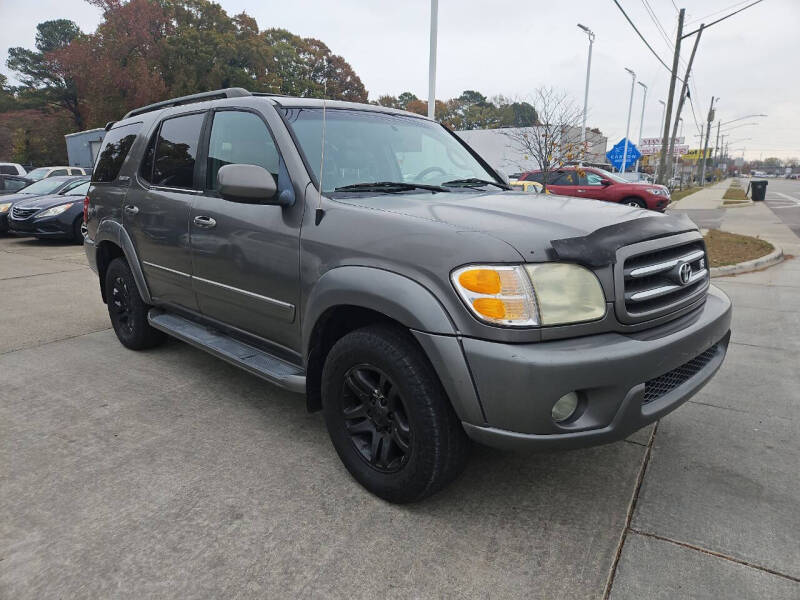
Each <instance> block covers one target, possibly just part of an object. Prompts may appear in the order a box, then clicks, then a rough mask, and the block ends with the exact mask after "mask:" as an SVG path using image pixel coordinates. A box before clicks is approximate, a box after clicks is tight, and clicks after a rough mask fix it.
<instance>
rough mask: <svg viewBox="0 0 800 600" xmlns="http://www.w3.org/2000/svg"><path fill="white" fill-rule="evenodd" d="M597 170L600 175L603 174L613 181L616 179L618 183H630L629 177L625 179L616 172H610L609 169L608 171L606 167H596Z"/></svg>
mask: <svg viewBox="0 0 800 600" xmlns="http://www.w3.org/2000/svg"><path fill="white" fill-rule="evenodd" d="M595 172H596V173H597V174H598V175H602V176H603V177H605V178H606V179H610V180H611V181H616V182H617V183H630V181H628V180H627V179H623V178H622V177H620V176H619V175H617V174H615V173H610V172H609V171H606V170H605V169H595Z"/></svg>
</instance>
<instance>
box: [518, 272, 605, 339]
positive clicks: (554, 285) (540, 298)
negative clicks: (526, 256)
mask: <svg viewBox="0 0 800 600" xmlns="http://www.w3.org/2000/svg"><path fill="white" fill-rule="evenodd" d="M525 270H526V271H527V272H528V275H530V278H531V281H532V282H533V289H534V290H535V291H536V302H537V304H538V306H539V315H540V321H541V323H542V325H562V324H565V323H580V322H583V321H595V320H597V319H600V318H602V316H603V315H605V314H606V299H605V296H604V295H603V288H602V287H601V286H600V282H599V281H598V280H597V276H596V275H595V274H594V273H592V272H591V271H590V270H589V269H587V268H585V267H581V266H580V265H573V264H570V263H541V264H536V265H525Z"/></svg>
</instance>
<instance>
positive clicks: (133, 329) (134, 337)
mask: <svg viewBox="0 0 800 600" xmlns="http://www.w3.org/2000/svg"><path fill="white" fill-rule="evenodd" d="M105 291H106V303H107V304H108V316H109V318H110V319H111V325H112V326H113V327H114V333H116V334H117V339H119V341H120V342H121V343H122V345H123V346H125V347H126V348H130V349H131V350H144V349H145V348H152V347H153V346H157V345H158V344H160V343H161V342H163V341H164V339H165V338H166V335H165V334H164V333H163V332H162V331H159V330H157V329H155V328H153V327H152V326H151V325H150V323H149V322H148V321H147V313H148V312H149V310H150V308H151V306H150V305H149V304H145V302H144V300H142V297H141V296H140V295H139V289H138V288H137V287H136V281H135V280H134V278H133V273H131V268H130V267H129V266H128V263H127V262H126V261H125V259H124V258H115V259H114V260H112V261H111V264H110V265H108V268H107V269H106V272H105Z"/></svg>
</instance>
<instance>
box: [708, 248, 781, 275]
mask: <svg viewBox="0 0 800 600" xmlns="http://www.w3.org/2000/svg"><path fill="white" fill-rule="evenodd" d="M765 241H767V242H769V243H770V244H772V246H773V247H774V248H775V249H774V250H773V251H772V252H770V253H769V254H767V255H766V256H762V257H761V258H754V259H753V260H746V261H744V262H740V263H737V264H735V265H725V266H724V267H711V277H726V276H728V275H739V274H740V273H750V272H751V271H760V270H762V269H766V268H767V267H771V266H773V265H777V264H778V263H779V262H782V261H783V258H784V257H783V249H782V248H781V247H780V246H778V245H777V244H775V243H773V242H770V241H769V240H765Z"/></svg>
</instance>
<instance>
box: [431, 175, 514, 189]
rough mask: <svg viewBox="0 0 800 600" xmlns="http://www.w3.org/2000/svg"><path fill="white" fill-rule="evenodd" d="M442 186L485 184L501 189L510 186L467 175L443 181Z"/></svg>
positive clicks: (477, 185) (480, 185) (479, 185)
mask: <svg viewBox="0 0 800 600" xmlns="http://www.w3.org/2000/svg"><path fill="white" fill-rule="evenodd" d="M442 185H443V186H447V187H470V188H471V187H483V186H485V185H496V186H497V187H499V188H500V189H501V190H510V189H511V188H510V187H509V186H507V185H506V184H504V183H499V182H497V181H490V180H488V179H478V178H477V177H467V178H466V179H453V180H452V181H445V182H444V183H443V184H442Z"/></svg>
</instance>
